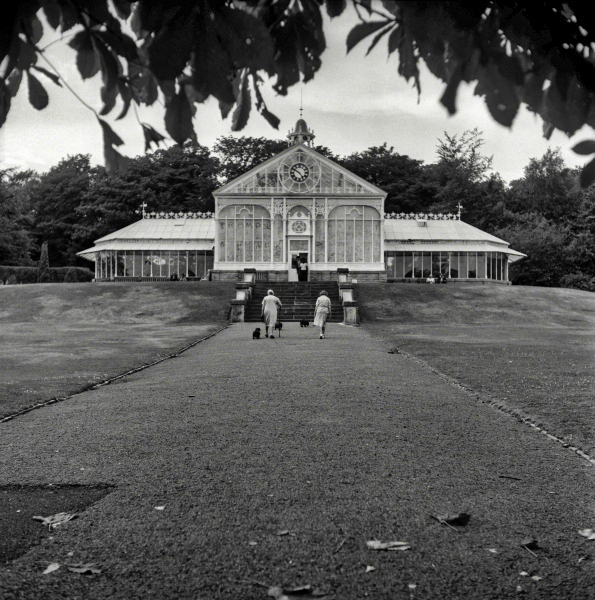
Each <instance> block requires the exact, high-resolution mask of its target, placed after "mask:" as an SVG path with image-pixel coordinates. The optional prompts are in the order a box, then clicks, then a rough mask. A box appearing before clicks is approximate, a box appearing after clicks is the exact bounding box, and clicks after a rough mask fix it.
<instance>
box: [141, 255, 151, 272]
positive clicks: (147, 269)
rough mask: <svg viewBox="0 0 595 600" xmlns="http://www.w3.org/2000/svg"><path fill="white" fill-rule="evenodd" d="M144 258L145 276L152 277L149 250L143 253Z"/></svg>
mask: <svg viewBox="0 0 595 600" xmlns="http://www.w3.org/2000/svg"><path fill="white" fill-rule="evenodd" d="M142 258H143V271H142V276H143V277H151V254H150V253H149V252H143V253H142Z"/></svg>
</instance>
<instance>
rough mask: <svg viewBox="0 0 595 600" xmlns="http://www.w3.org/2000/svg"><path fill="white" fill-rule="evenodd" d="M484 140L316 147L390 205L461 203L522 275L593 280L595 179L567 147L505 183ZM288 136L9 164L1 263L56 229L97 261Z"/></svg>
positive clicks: (71, 257) (204, 205)
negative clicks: (117, 240) (586, 183)
mask: <svg viewBox="0 0 595 600" xmlns="http://www.w3.org/2000/svg"><path fill="white" fill-rule="evenodd" d="M482 145H483V139H482V137H481V133H480V132H478V131H477V130H473V131H468V132H465V133H464V134H463V135H462V136H449V135H448V134H445V137H444V139H442V140H439V142H438V146H437V160H436V162H434V163H431V164H423V163H422V162H421V161H419V160H414V159H411V158H409V157H408V156H404V155H401V154H398V153H397V152H396V151H395V150H394V148H389V147H388V146H387V145H386V144H385V145H383V146H377V147H372V148H368V149H367V150H365V151H363V152H357V153H354V154H351V155H349V156H345V157H336V156H333V154H332V152H331V151H330V150H328V149H327V148H323V147H322V148H321V147H319V148H318V150H319V151H320V152H321V153H323V154H325V155H326V156H329V157H331V158H332V159H334V160H336V161H337V162H338V163H339V164H341V165H343V166H344V167H346V168H347V169H349V170H350V171H352V172H353V173H355V174H357V175H359V176H360V177H362V178H364V179H365V180H366V181H369V182H370V183H373V184H374V185H377V186H379V187H380V188H382V189H384V190H385V191H386V192H387V193H388V195H387V199H386V203H385V209H386V211H387V212H407V213H409V212H451V213H456V212H457V211H458V210H459V207H461V210H462V218H463V220H464V221H465V222H467V223H469V224H471V225H474V226H475V227H478V228H479V229H482V230H484V231H487V232H488V233H491V234H493V235H496V236H497V237H500V238H502V239H504V240H506V241H508V242H510V244H511V247H512V248H514V249H516V250H519V251H521V252H524V253H525V254H527V255H528V258H526V259H523V260H522V261H519V262H518V263H515V264H514V265H512V267H511V270H510V274H511V279H512V281H513V283H517V284H523V285H543V286H566V287H574V288H578V289H585V290H591V291H595V185H594V186H591V187H590V188H588V189H586V190H585V189H581V187H580V186H579V183H578V178H579V173H578V171H577V170H572V169H569V168H567V167H566V165H565V164H564V161H563V159H562V157H561V156H560V153H559V151H558V150H548V151H547V152H546V153H545V154H544V156H542V157H540V158H534V159H531V160H530V161H529V164H528V165H527V166H526V167H525V171H524V174H523V177H521V178H520V179H518V180H516V181H513V182H511V184H510V185H508V184H506V183H505V182H504V181H503V180H502V179H501V178H500V177H499V176H498V174H497V173H494V172H493V171H492V170H491V158H490V157H487V156H485V155H483V154H482V152H481V148H482ZM286 147H287V143H286V142H284V141H283V140H265V139H263V138H249V137H244V138H234V137H224V138H220V139H219V140H218V141H217V143H216V144H215V146H214V148H213V150H212V151H211V150H209V149H208V148H205V147H204V146H200V145H199V144H197V143H195V142H189V143H187V144H186V145H184V146H183V147H180V146H173V147H171V148H169V149H167V150H158V151H156V152H153V153H151V154H146V155H143V156H140V157H138V158H135V159H132V160H131V163H130V168H129V169H128V170H127V172H126V173H119V172H118V173H114V174H111V175H110V174H108V173H107V172H106V170H105V169H104V168H103V167H92V166H91V165H90V162H89V157H88V156H80V155H79V156H71V157H69V158H67V159H65V160H63V161H61V162H60V163H59V164H58V165H57V166H55V167H53V168H52V169H50V170H49V171H48V172H47V173H42V174H35V173H31V172H22V173H19V172H14V171H7V172H4V173H3V178H2V179H0V220H1V219H4V221H2V222H3V223H4V222H5V223H6V227H5V232H3V231H0V264H5V265H6V264H12V265H16V266H18V265H21V266H28V265H31V266H32V265H34V262H33V260H34V259H35V260H37V257H38V256H39V251H40V248H41V245H42V243H43V242H44V241H48V242H49V245H48V250H49V260H50V263H51V264H52V265H55V266H60V267H64V268H66V267H68V266H80V267H85V266H88V265H89V263H88V262H87V261H85V260H83V259H81V258H79V257H77V256H76V252H78V251H80V250H83V249H85V248H89V247H91V246H92V245H93V242H94V240H96V239H98V238H100V237H102V236H104V235H106V234H108V233H111V232H113V231H115V230H117V229H120V228H122V227H125V226H126V225H129V224H130V223H133V222H135V221H137V220H138V219H139V218H140V213H141V212H142V207H143V205H144V207H145V208H146V210H147V211H157V212H159V211H174V212H180V211H191V212H197V211H212V210H213V197H212V194H211V193H212V191H213V190H215V189H216V188H217V187H219V186H220V185H222V184H224V183H226V182H227V181H230V180H232V179H234V178H235V177H237V176H238V175H240V174H242V173H244V172H246V171H248V170H250V169H251V168H253V167H255V166H257V165H258V164H260V163H261V162H263V161H265V160H267V159H268V158H271V157H273V156H275V155H276V154H277V153H278V152H280V151H281V150H283V149H284V148H286ZM13 234H14V235H13ZM72 277H74V275H73V274H71V275H70V278H72ZM5 279H6V278H5ZM62 280H63V278H62V279H61V281H62Z"/></svg>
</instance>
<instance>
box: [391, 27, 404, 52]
mask: <svg viewBox="0 0 595 600" xmlns="http://www.w3.org/2000/svg"><path fill="white" fill-rule="evenodd" d="M402 37H403V28H402V27H401V25H397V26H396V27H395V28H394V29H393V30H392V31H391V33H390V35H389V36H388V53H389V55H390V54H392V53H393V52H394V51H395V50H396V49H397V48H398V47H399V46H400V44H401V39H402Z"/></svg>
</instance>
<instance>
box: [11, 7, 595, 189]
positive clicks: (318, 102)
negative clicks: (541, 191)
mask: <svg viewBox="0 0 595 600" xmlns="http://www.w3.org/2000/svg"><path fill="white" fill-rule="evenodd" d="M325 19H326V16H325ZM356 22H357V17H356V14H355V11H354V10H353V8H352V7H349V8H348V10H346V11H345V13H344V14H343V15H342V16H341V17H339V18H336V19H334V20H333V21H332V22H330V21H329V20H328V19H326V25H327V27H326V28H325V31H326V39H327V50H326V51H325V53H324V54H323V56H322V67H321V69H320V70H319V71H318V73H317V74H316V76H315V78H314V80H312V81H310V82H309V83H307V84H305V85H296V86H294V87H293V88H291V89H290V92H289V94H288V95H287V96H285V97H283V96H276V95H275V93H274V92H273V91H272V89H271V87H270V85H269V86H266V87H263V95H264V97H265V101H266V102H267V105H268V108H269V110H270V111H271V112H273V113H275V114H276V115H277V116H278V117H279V118H280V119H281V125H280V128H279V131H276V130H274V129H273V128H272V127H271V126H270V125H269V124H268V123H267V122H266V121H265V120H264V119H263V118H262V117H261V116H260V115H258V114H257V113H256V111H255V110H254V109H253V111H252V113H251V117H250V121H249V123H248V125H247V126H246V128H245V129H244V130H243V131H242V132H239V133H236V134H234V135H238V136H240V135H247V136H255V137H261V136H264V137H267V138H272V139H277V138H279V137H285V135H286V134H287V131H288V130H289V129H290V128H292V127H293V125H294V124H295V121H296V120H297V119H298V118H299V106H300V90H301V93H302V94H303V105H304V118H305V119H306V121H307V123H308V126H309V127H310V128H312V129H314V132H315V134H316V139H315V143H316V144H322V145H324V146H327V147H329V148H330V149H331V150H332V151H333V152H335V153H336V154H339V155H346V154H350V153H352V152H357V151H363V150H365V149H366V148H369V147H370V146H377V145H382V144H383V143H384V142H386V143H387V144H388V145H389V146H394V148H395V150H396V151H397V152H398V153H400V154H406V155H409V156H410V157H412V158H416V159H419V160H423V161H424V162H434V161H435V159H436V144H437V140H438V138H443V137H444V132H445V131H446V132H448V133H449V135H455V134H456V135H460V134H462V133H463V132H464V131H465V130H468V129H473V128H474V127H477V128H479V129H480V130H481V131H482V132H483V137H484V139H485V145H484V147H483V151H484V154H486V155H489V156H492V155H493V157H494V163H493V164H494V170H495V171H497V172H498V173H500V175H501V176H502V177H503V178H504V179H505V180H506V181H511V180H513V179H516V178H519V177H521V176H522V174H523V168H524V167H525V166H526V165H527V164H528V162H529V159H531V158H537V157H540V156H542V155H543V153H544V152H545V151H546V150H547V148H548V147H552V148H555V147H560V148H561V150H562V155H563V157H564V159H565V161H566V164H567V165H569V166H576V165H581V164H583V163H584V157H583V158H582V159H581V157H579V156H577V155H575V154H574V153H573V152H572V151H571V150H570V148H571V146H573V145H574V144H575V143H577V142H578V141H580V140H582V139H585V138H587V137H592V131H590V130H589V129H588V128H584V129H583V130H581V131H580V132H578V133H577V134H575V136H573V138H572V139H570V140H569V139H568V138H567V137H566V136H565V135H564V134H562V133H560V132H558V131H556V132H555V133H554V134H553V136H552V138H551V139H550V140H549V141H548V140H545V139H544V138H543V136H542V133H541V131H542V125H541V121H540V120H539V119H538V118H537V117H535V116H534V115H533V114H532V113H530V112H529V111H527V110H526V109H525V108H522V109H521V110H520V112H519V114H518V115H517V117H516V120H515V122H514V124H513V127H512V129H507V128H505V127H502V126H500V125H498V124H497V123H496V122H495V121H494V120H493V119H492V118H491V117H490V115H489V113H488V110H487V108H486V106H485V103H484V101H483V99H481V98H478V97H475V96H473V87H472V86H468V85H466V84H462V86H461V88H460V89H459V94H458V103H457V105H458V113H457V114H456V115H455V116H454V117H449V116H448V115H447V113H446V110H445V109H444V108H443V107H442V106H441V105H440V103H439V98H440V95H441V93H442V90H443V87H444V84H442V83H441V82H439V81H438V80H436V79H434V78H433V77H432V76H431V75H430V74H428V73H427V72H425V73H423V74H422V94H421V98H420V99H419V102H418V96H417V92H416V90H415V89H414V88H413V86H412V82H409V84H408V83H407V82H406V81H405V80H404V79H402V78H401V77H399V76H398V75H397V66H398V60H397V53H396V52H395V53H394V54H393V55H392V56H391V58H390V59H387V50H386V42H385V41H383V42H381V43H379V44H378V46H377V47H376V48H375V49H374V50H373V51H372V52H371V53H370V55H368V56H367V57H365V56H364V55H365V52H366V50H367V47H368V45H369V42H362V43H360V45H358V46H356V48H355V49H354V50H352V52H351V53H350V54H349V55H346V53H345V39H346V37H347V33H348V32H349V30H350V29H351V27H353V25H354V24H355V23H356ZM45 29H46V32H48V33H47V34H46V36H44V39H43V40H42V43H41V45H42V46H43V45H45V44H47V43H49V42H51V41H52V40H54V39H56V37H57V36H56V34H55V33H54V32H53V31H51V29H50V28H49V27H47V26H46V28H45ZM67 33H68V37H67V38H65V40H64V41H63V42H58V43H54V44H52V45H51V46H50V47H49V48H48V50H47V55H48V58H49V59H50V60H51V61H52V63H53V64H54V65H55V66H56V67H57V68H58V69H59V71H60V73H61V75H62V76H63V77H64V78H65V79H66V80H67V81H68V82H69V84H70V85H71V86H72V87H73V88H74V89H75V90H76V92H77V93H78V94H79V95H80V96H81V98H82V99H83V100H84V101H85V102H87V103H88V104H90V105H91V106H93V107H94V108H95V109H96V110H97V111H99V110H100V109H101V102H100V99H99V92H98V90H99V87H100V75H99V74H97V75H96V76H95V77H94V78H93V79H92V80H87V81H86V82H83V81H82V80H81V78H80V75H79V74H78V71H77V69H76V66H75V62H74V52H73V51H71V50H70V48H68V47H67V46H66V43H67V41H68V40H69V39H70V37H71V32H67ZM38 64H39V65H40V66H43V67H47V65H46V64H45V63H44V62H43V60H40V61H39V63H38ZM38 78H39V79H40V80H42V81H43V83H44V86H45V87H46V89H47V90H48V92H49V93H50V104H49V106H48V107H47V108H45V109H44V110H42V111H37V110H35V109H34V108H33V107H31V106H30V105H29V102H28V99H27V85H26V82H25V81H24V80H23V82H22V84H21V89H20V90H19V93H18V95H17V97H16V98H14V99H13V102H12V108H11V111H10V114H9V116H8V119H7V122H6V123H5V125H4V127H3V128H2V129H0V163H2V167H3V168H5V167H17V168H19V169H28V168H30V169H35V170H37V171H39V172H42V171H46V170H48V169H49V168H50V167H52V166H54V165H56V164H57V163H58V162H59V161H60V160H61V159H63V158H66V157H67V156H68V155H73V154H90V155H91V160H92V163H93V164H102V163H103V152H102V137H101V131H100V126H99V124H98V123H97V120H96V119H95V117H94V115H93V113H92V112H91V111H90V110H89V109H88V108H86V107H85V106H83V105H82V104H81V103H80V102H79V101H78V100H77V99H76V98H74V97H73V96H72V94H71V93H70V92H69V91H68V90H66V89H64V88H58V87H56V86H55V85H54V84H52V83H51V82H50V81H49V80H47V79H46V78H45V77H44V76H43V75H38ZM118 113H119V105H117V106H116V108H115V109H114V110H113V111H112V113H111V114H110V115H108V117H107V119H108V120H109V121H110V123H111V124H112V125H113V128H114V130H115V131H116V132H117V133H118V135H119V136H120V137H121V138H122V139H123V140H124V142H125V146H122V147H120V148H119V149H118V150H119V151H120V152H121V153H123V154H126V155H127V156H131V157H134V156H138V155H139V154H142V153H143V152H144V141H143V136H142V132H141V128H140V126H139V125H138V123H137V121H136V118H135V116H134V111H133V109H132V108H131V109H130V111H129V114H128V116H127V117H126V118H125V119H123V120H121V121H114V119H115V117H116V116H117V115H118ZM139 117H140V119H141V120H142V121H144V122H148V123H150V124H151V125H153V127H155V129H157V130H158V131H159V132H161V133H165V128H164V125H163V107H162V106H161V105H160V104H156V105H154V107H151V108H148V109H146V108H144V109H141V110H139ZM195 128H196V131H197V134H198V141H199V142H200V143H201V144H203V145H206V146H212V145H213V143H214V142H215V140H216V139H217V138H218V137H220V136H223V135H229V134H230V133H231V122H230V118H228V119H227V120H222V119H221V114H220V112H219V108H218V106H217V102H216V101H215V100H213V99H210V100H208V101H207V102H206V103H205V104H203V105H199V107H198V111H197V113H196V117H195Z"/></svg>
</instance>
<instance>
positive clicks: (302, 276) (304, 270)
mask: <svg viewBox="0 0 595 600" xmlns="http://www.w3.org/2000/svg"><path fill="white" fill-rule="evenodd" d="M299 281H308V263H307V262H306V261H305V260H304V259H303V258H302V259H301V261H300V269H299Z"/></svg>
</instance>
